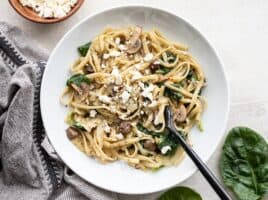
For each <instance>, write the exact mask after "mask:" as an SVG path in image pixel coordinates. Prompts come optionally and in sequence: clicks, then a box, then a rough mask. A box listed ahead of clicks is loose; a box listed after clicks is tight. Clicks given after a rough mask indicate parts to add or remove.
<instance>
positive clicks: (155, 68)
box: [150, 63, 160, 72]
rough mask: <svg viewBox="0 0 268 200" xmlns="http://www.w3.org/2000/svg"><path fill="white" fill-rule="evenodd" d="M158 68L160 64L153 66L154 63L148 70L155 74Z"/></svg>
mask: <svg viewBox="0 0 268 200" xmlns="http://www.w3.org/2000/svg"><path fill="white" fill-rule="evenodd" d="M159 68H160V64H155V63H151V64H150V69H151V70H152V72H155V71H156V70H158V69H159Z"/></svg>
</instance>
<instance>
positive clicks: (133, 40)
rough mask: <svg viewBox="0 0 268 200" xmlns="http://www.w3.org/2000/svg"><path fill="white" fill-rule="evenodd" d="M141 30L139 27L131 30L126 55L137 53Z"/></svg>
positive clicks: (139, 46) (139, 45)
mask: <svg viewBox="0 0 268 200" xmlns="http://www.w3.org/2000/svg"><path fill="white" fill-rule="evenodd" d="M141 32H142V29H141V27H139V26H135V28H134V30H133V34H132V36H131V37H130V39H129V43H128V45H127V53H129V54H134V53H136V52H138V51H139V50H140V48H141V39H140V35H141Z"/></svg>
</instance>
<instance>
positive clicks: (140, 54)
mask: <svg viewBox="0 0 268 200" xmlns="http://www.w3.org/2000/svg"><path fill="white" fill-rule="evenodd" d="M78 50H79V52H80V54H81V56H80V57H79V58H78V59H77V61H75V63H74V64H73V65H72V67H71V72H72V76H71V77H70V78H69V79H68V80H67V87H66V88H65V90H64V92H63V94H62V96H61V103H62V104H63V105H66V106H67V107H68V109H69V111H70V112H69V114H68V116H67V118H66V122H67V123H68V124H69V128H68V129H67V130H66V132H67V136H68V138H69V139H70V140H71V141H72V143H73V144H74V145H75V146H76V147H77V148H79V149H80V150H81V151H83V152H84V153H86V154H87V155H88V156H91V157H94V158H96V159H97V160H99V161H100V162H102V163H107V162H113V161H116V160H123V161H126V162H127V163H128V164H129V165H130V166H133V167H135V168H137V169H144V170H145V169H158V168H160V167H163V166H169V165H175V164H178V163H179V162H180V160H181V159H182V158H183V150H182V148H181V147H180V145H179V144H178V142H177V140H174V138H173V136H172V135H171V134H169V132H168V130H167V129H166V128H165V118H164V109H165V107H166V106H167V105H169V106H170V107H171V109H172V111H173V113H174V119H173V120H174V124H175V128H176V129H177V130H178V131H179V132H180V133H181V134H182V135H183V137H184V138H185V139H186V140H187V141H189V132H190V130H191V128H192V127H193V126H194V125H195V124H198V125H199V127H201V119H200V118H201V114H202V112H203V110H204V106H205V101H204V98H203V97H202V96H201V90H202V88H203V86H204V85H205V77H204V74H203V71H202V69H201V67H200V65H199V64H198V63H197V62H196V61H195V60H194V58H193V57H192V56H191V55H190V54H189V52H188V51H187V47H186V46H184V45H182V44H179V43H175V42H172V41H170V40H168V39H166V38H165V37H164V36H163V35H162V34H161V33H160V32H159V31H158V30H157V29H153V30H151V31H149V32H146V31H143V30H142V28H141V27H138V26H131V27H128V28H120V29H115V28H107V29H105V30H104V31H103V32H102V33H101V34H100V35H98V36H97V37H96V38H95V39H94V40H93V41H92V42H91V43H87V44H85V45H83V46H80V47H79V48H78Z"/></svg>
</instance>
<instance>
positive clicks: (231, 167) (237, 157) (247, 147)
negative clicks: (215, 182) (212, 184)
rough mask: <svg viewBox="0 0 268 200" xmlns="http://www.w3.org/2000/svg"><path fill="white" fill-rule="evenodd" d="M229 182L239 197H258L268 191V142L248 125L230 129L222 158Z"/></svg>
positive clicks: (247, 199)
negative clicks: (247, 126)
mask: <svg viewBox="0 0 268 200" xmlns="http://www.w3.org/2000/svg"><path fill="white" fill-rule="evenodd" d="M220 172H221V175H222V178H223V181H224V183H225V185H226V186H228V187H230V188H231V189H232V190H233V191H234V193H235V194H236V195H237V197H238V198H239V199H240V200H259V199H261V197H262V196H263V195H264V194H265V193H266V194H267V192H268V144H267V142H266V141H265V140H264V138H263V137H262V136H260V135H259V134H258V133H256V132H255V131H253V130H252V129H249V128H246V127H236V128H233V129H232V130H230V132H229V134H228V136H227V138H226V140H225V143H224V146H223V152H222V155H221V160H220Z"/></svg>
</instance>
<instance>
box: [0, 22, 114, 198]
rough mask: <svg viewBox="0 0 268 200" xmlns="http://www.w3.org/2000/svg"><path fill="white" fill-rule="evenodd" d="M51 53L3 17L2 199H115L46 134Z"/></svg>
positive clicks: (0, 64) (0, 96)
mask: <svg viewBox="0 0 268 200" xmlns="http://www.w3.org/2000/svg"><path fill="white" fill-rule="evenodd" d="M47 57H48V53H47V52H46V51H45V50H43V49H42V48H40V47H39V46H38V45H37V44H36V43H34V42H33V41H30V40H29V38H27V37H26V36H24V35H23V33H22V32H21V31H20V30H19V29H17V28H16V27H12V26H10V25H8V24H6V23H4V22H0V199H1V200H2V199H3V200H15V199H16V200H24V199H25V200H37V199H38V200H43V199H56V200H67V199H68V200H69V199H70V200H71V199H91V200H116V199H118V197H117V194H115V193H112V192H108V191H105V190H102V189H99V188H97V187H94V186H92V185H90V184H88V183H86V182H85V181H84V180H82V179H81V178H80V177H78V176H77V175H75V174H74V173H72V172H71V171H70V170H68V169H67V168H66V167H65V166H64V164H63V163H62V162H61V161H60V160H59V159H58V157H57V155H56V153H55V152H54V149H53V147H52V146H50V144H49V142H48V140H47V138H46V135H45V130H44V128H43V125H42V120H41V115H40V108H39V92H40V85H41V79H42V73H43V70H44V67H45V62H44V61H45V60H46V59H47Z"/></svg>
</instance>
